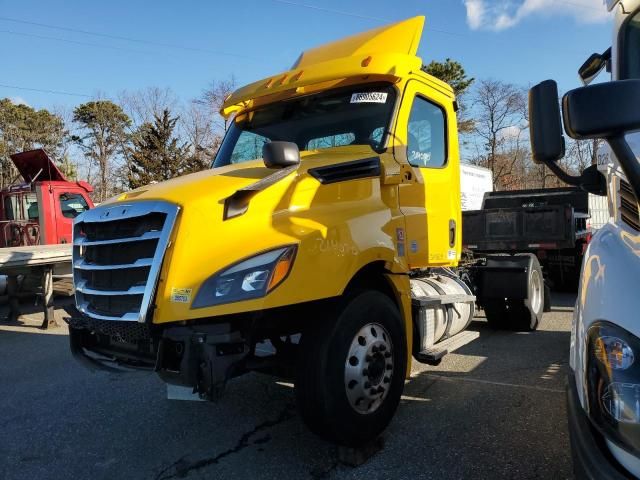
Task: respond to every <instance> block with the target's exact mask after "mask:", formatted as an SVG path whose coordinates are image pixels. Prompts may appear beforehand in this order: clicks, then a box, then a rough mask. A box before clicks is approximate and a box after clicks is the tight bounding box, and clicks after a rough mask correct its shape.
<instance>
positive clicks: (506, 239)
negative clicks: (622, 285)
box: [462, 188, 589, 252]
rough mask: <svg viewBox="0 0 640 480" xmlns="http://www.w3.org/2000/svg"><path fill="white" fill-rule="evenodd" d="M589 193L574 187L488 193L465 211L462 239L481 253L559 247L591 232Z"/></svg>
mask: <svg viewBox="0 0 640 480" xmlns="http://www.w3.org/2000/svg"><path fill="white" fill-rule="evenodd" d="M588 208H589V207H588V196H587V193H586V192H582V191H580V190H578V189H574V188H557V189H536V190H519V191H515V192H488V193H487V194H486V195H485V198H484V201H483V208H482V210H472V211H467V212H463V219H462V231H463V233H462V239H463V240H462V241H463V244H464V246H465V247H466V248H469V249H470V250H474V251H482V252H503V251H534V250H557V249H565V248H573V247H575V244H576V241H577V240H579V239H580V238H583V237H586V236H587V235H588V230H587V219H588V218H589V215H588Z"/></svg>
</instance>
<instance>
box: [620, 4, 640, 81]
mask: <svg viewBox="0 0 640 480" xmlns="http://www.w3.org/2000/svg"><path fill="white" fill-rule="evenodd" d="M620 50H621V55H620V57H619V58H620V67H619V71H620V80H623V79H628V78H640V12H636V13H635V14H634V15H633V16H632V17H631V18H630V19H629V20H627V21H626V22H625V23H624V27H623V30H622V31H621V37H620Z"/></svg>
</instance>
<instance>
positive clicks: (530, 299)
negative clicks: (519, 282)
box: [507, 254, 545, 332]
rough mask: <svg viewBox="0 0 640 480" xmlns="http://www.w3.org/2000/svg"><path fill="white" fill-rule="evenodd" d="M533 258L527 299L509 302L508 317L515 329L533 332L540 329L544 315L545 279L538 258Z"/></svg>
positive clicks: (532, 256)
mask: <svg viewBox="0 0 640 480" xmlns="http://www.w3.org/2000/svg"><path fill="white" fill-rule="evenodd" d="M528 256H529V257H530V258H531V261H530V262H529V268H528V269H527V298H525V299H522V300H519V299H518V300H508V301H507V304H508V306H509V308H508V312H509V313H508V316H509V320H510V322H511V324H512V325H513V328H515V329H516V330H519V331H525V332H532V331H534V330H537V329H538V326H539V325H540V321H541V320H542V315H543V313H544V303H545V300H544V297H545V288H544V277H543V276H542V268H541V267H540V262H539V261H538V257H536V256H535V255H531V254H529V255H528Z"/></svg>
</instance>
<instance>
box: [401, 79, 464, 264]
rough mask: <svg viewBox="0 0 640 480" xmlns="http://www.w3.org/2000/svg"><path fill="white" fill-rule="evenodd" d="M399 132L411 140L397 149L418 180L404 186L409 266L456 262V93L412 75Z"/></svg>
mask: <svg viewBox="0 0 640 480" xmlns="http://www.w3.org/2000/svg"><path fill="white" fill-rule="evenodd" d="M427 92H428V93H427ZM396 135H397V138H398V140H399V141H400V142H402V141H403V140H404V142H405V145H406V148H396V149H395V152H396V158H397V159H398V160H399V161H400V162H407V163H409V164H410V165H411V167H412V171H413V177H414V178H413V183H404V184H401V185H400V187H399V198H400V209H401V211H402V212H403V214H404V215H405V225H406V240H405V245H406V247H405V249H406V255H407V259H408V263H409V266H410V267H412V268H415V267H426V266H453V265H456V264H457V262H458V259H459V252H460V238H461V237H460V235H461V234H460V230H461V228H460V208H461V206H460V172H459V158H458V155H459V153H458V140H457V139H458V137H457V126H456V119H455V113H454V111H453V101H452V98H451V97H448V96H447V95H446V94H445V93H444V92H442V93H441V92H440V91H439V90H436V89H435V88H434V87H432V86H428V85H426V84H423V83H422V82H419V81H417V80H412V81H410V82H409V83H408V84H407V87H406V89H405V93H404V96H403V103H402V107H401V109H400V112H399V115H398V123H397V128H396ZM403 136H404V137H405V138H404V139H403V138H402V137H403Z"/></svg>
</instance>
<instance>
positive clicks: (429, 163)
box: [407, 97, 447, 168]
mask: <svg viewBox="0 0 640 480" xmlns="http://www.w3.org/2000/svg"><path fill="white" fill-rule="evenodd" d="M407 158H408V161H409V163H410V164H411V165H413V166H414V167H420V168H438V167H443V166H444V165H445V164H446V163H447V147H446V129H445V113H444V110H443V109H442V108H440V107H439V106H437V105H435V104H433V103H431V102H429V101H427V100H425V99H424V98H421V97H416V98H415V99H414V100H413V106H412V107H411V115H410V116H409V131H408V134H407Z"/></svg>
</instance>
